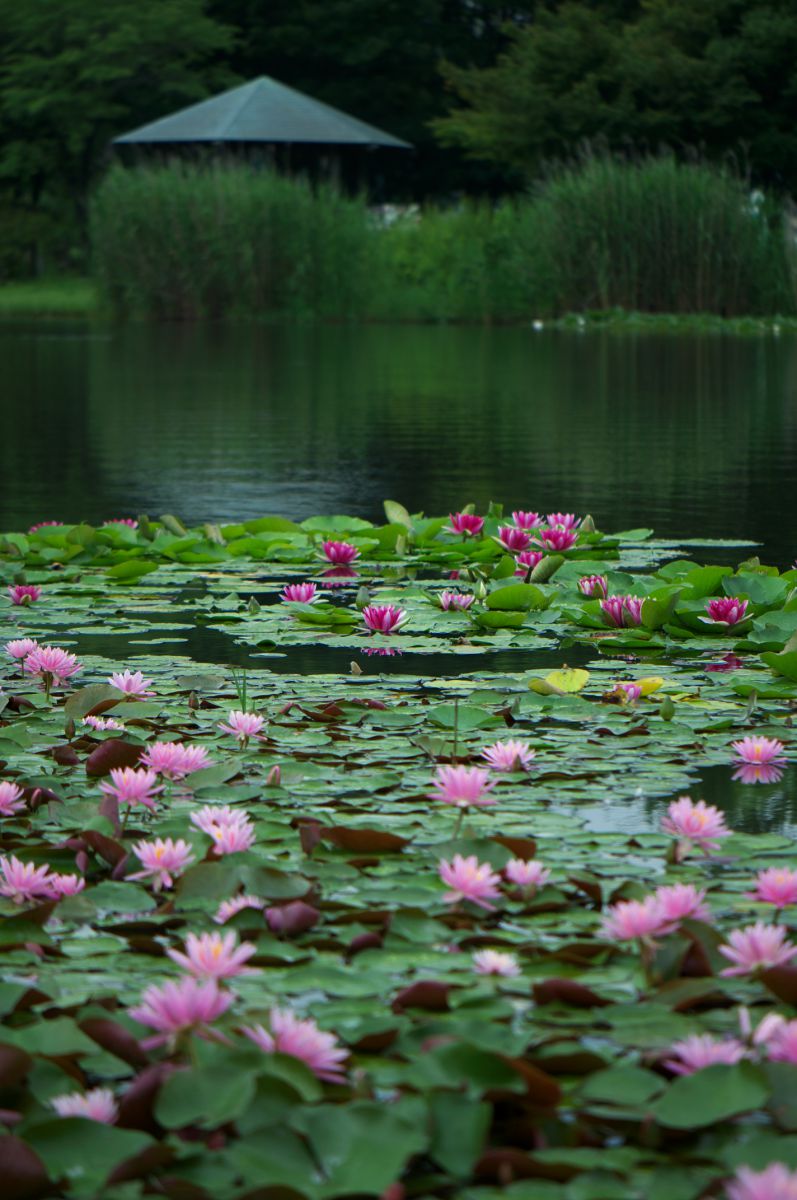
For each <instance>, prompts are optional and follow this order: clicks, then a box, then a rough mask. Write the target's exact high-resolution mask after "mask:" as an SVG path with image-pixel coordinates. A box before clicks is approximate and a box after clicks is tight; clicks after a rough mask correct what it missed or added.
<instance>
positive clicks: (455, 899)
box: [438, 854, 501, 912]
mask: <svg viewBox="0 0 797 1200" xmlns="http://www.w3.org/2000/svg"><path fill="white" fill-rule="evenodd" d="M438 872H439V874H440V878H441V879H442V881H443V883H445V884H446V885H447V886H448V887H449V888H450V889H451V890H450V891H449V892H446V893H445V895H444V897H443V898H444V899H445V900H447V901H448V903H449V904H458V903H459V901H460V900H470V901H472V902H473V903H474V904H477V905H478V906H479V908H485V909H487V910H488V911H490V912H492V911H493V910H494V908H495V905H494V904H490V901H491V900H496V899H498V897H499V896H500V894H501V893H500V891H499V884H500V882H501V879H500V877H499V876H498V875H496V874H495V873H494V872H493V870H492V869H491V867H490V864H489V863H480V862H479V860H478V858H477V857H476V855H475V854H471V855H470V856H469V857H468V858H463V856H462V855H461V854H455V855H454V857H453V859H452V860H451V862H446V860H445V859H441V860H440V862H439V863H438Z"/></svg>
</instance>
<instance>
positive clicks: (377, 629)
mask: <svg viewBox="0 0 797 1200" xmlns="http://www.w3.org/2000/svg"><path fill="white" fill-rule="evenodd" d="M362 615H363V620H364V621H365V624H366V625H367V626H368V628H369V629H370V630H371V632H372V633H398V631H399V629H401V628H402V626H404V625H406V624H407V621H409V619H410V618H409V613H407V612H405V611H404V609H403V608H398V607H396V606H394V605H393V604H367V605H366V606H365V608H364V609H363V614H362Z"/></svg>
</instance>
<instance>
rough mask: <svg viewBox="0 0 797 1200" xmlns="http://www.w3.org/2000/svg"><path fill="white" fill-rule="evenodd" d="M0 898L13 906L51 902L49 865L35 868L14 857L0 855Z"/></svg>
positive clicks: (51, 891) (51, 890) (11, 855)
mask: <svg viewBox="0 0 797 1200" xmlns="http://www.w3.org/2000/svg"><path fill="white" fill-rule="evenodd" d="M0 896H5V897H6V898H7V899H8V900H13V902H14V903H15V904H26V903H30V902H31V901H33V900H52V898H53V889H52V886H51V882H50V865H49V863H45V864H44V866H41V867H37V866H35V865H34V864H33V863H30V862H22V861H21V860H20V859H18V858H17V857H16V856H15V855H13V854H10V855H9V856H8V857H6V856H5V855H4V854H0Z"/></svg>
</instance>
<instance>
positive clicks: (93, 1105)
mask: <svg viewBox="0 0 797 1200" xmlns="http://www.w3.org/2000/svg"><path fill="white" fill-rule="evenodd" d="M50 1105H51V1107H52V1108H54V1109H55V1111H56V1112H57V1113H58V1116H59V1117H85V1118H86V1119H87V1120H89V1121H99V1122H100V1124H101V1125H113V1123H114V1121H115V1120H116V1118H117V1117H118V1116H119V1109H118V1108H117V1105H116V1101H115V1100H114V1096H113V1092H112V1091H111V1089H110V1088H103V1087H98V1088H92V1089H91V1091H90V1092H65V1093H64V1095H62V1096H53V1098H52V1100H50Z"/></svg>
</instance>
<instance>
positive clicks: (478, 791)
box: [428, 767, 496, 808]
mask: <svg viewBox="0 0 797 1200" xmlns="http://www.w3.org/2000/svg"><path fill="white" fill-rule="evenodd" d="M432 786H433V787H434V789H435V790H434V791H433V792H429V793H428V795H429V799H430V800H440V801H442V803H443V804H452V805H453V806H454V807H455V808H488V807H489V806H490V805H491V804H495V803H496V800H495V797H494V796H491V795H490V792H491V791H492V789H493V788H494V787H495V783H494V782H492V781H491V780H490V773H489V771H485V770H483V769H482V768H481V767H438V768H437V770H436V771H435V775H434V780H433V784H432Z"/></svg>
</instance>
